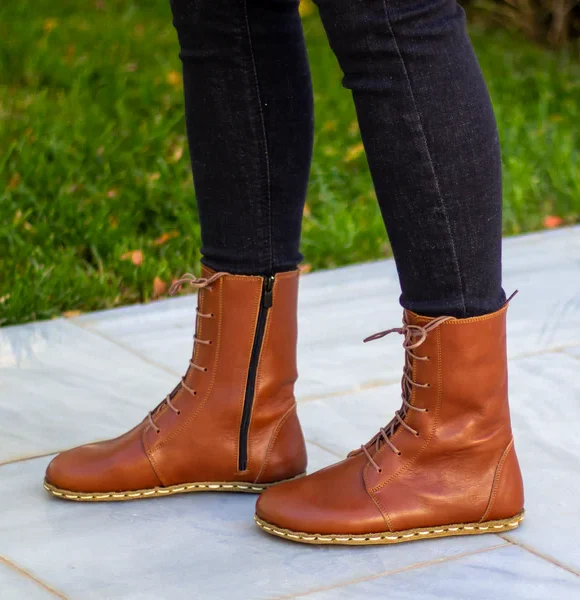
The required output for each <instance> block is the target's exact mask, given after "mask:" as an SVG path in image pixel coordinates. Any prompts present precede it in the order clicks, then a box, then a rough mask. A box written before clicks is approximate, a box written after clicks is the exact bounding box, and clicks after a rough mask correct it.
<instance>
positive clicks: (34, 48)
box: [0, 0, 580, 325]
mask: <svg viewBox="0 0 580 600" xmlns="http://www.w3.org/2000/svg"><path fill="white" fill-rule="evenodd" d="M80 6H81V5H80V4H79V3H78V2H75V1H73V0H50V1H49V0H34V2H33V1H32V0H20V1H18V2H5V3H2V5H1V6H0V73H2V77H1V79H0V325H2V324H4V325H8V324H13V323H22V322H26V321H31V320H34V319H46V318H52V317H55V316H58V315H61V314H63V313H64V314H67V315H70V314H75V313H76V311H89V310H95V309H100V308H107V307H113V306H118V305H121V304H127V303H133V302H142V301H148V300H151V299H152V298H154V297H156V296H160V295H163V294H164V293H165V290H166V286H167V283H168V282H171V280H172V279H173V278H176V277H178V276H179V275H180V274H181V273H183V272H185V271H192V270H193V271H195V270H196V269H197V264H198V260H199V226H198V222H197V217H196V210H195V198H194V195H193V187H192V182H191V175H190V168H189V157H188V152H187V146H186V139H185V136H184V129H185V128H184V120H183V100H182V90H181V77H180V64H179V59H178V56H177V53H178V47H177V41H176V36H175V33H174V30H173V27H172V25H171V17H170V10H169V3H168V1H167V0H140V1H139V2H136V1H135V0H116V1H111V0H109V1H105V0H100V1H95V0H91V1H90V2H85V3H82V9H80V8H79V7H80ZM304 26H305V31H306V34H307V40H308V46H309V53H310V58H311V64H312V74H313V79H314V86H315V98H316V117H317V125H316V144H315V152H314V160H313V165H312V177H311V185H310V191H309V196H308V203H307V208H306V211H305V215H304V234H303V241H302V249H303V253H304V255H305V262H306V263H307V265H309V267H310V268H313V269H319V268H326V267H334V266H337V265H343V264H347V263H353V262H359V261H364V260H369V259H376V258H380V257H384V256H386V255H388V253H389V247H388V242H387V239H386V236H385V232H384V227H383V224H382V221H381V219H380V216H379V212H378V209H377V206H376V201H375V198H374V194H373V190H372V185H371V181H370V177H369V174H368V170H367V166H366V160H365V157H364V153H363V152H362V146H361V144H360V138H359V132H358V128H357V125H356V121H355V116H354V109H353V106H352V101H351V98H350V93H349V92H348V91H346V90H344V89H342V88H341V87H340V85H339V82H340V77H341V74H340V70H339V69H338V66H337V64H336V61H335V59H334V57H333V55H332V54H331V52H330V51H329V49H328V47H327V43H326V40H325V37H324V33H323V31H322V28H321V26H320V23H319V21H318V18H317V16H316V14H311V15H307V16H305V18H304ZM471 34H472V38H473V41H474V44H475V46H476V50H477V53H478V56H479V58H480V61H481V64H482V67H483V70H484V72H485V74H486V76H487V78H488V82H489V85H490V89H491V94H492V97H493V101H494V105H495V108H496V112H497V117H498V120H499V126H500V135H501V140H502V144H503V155H504V156H503V160H504V166H505V174H504V190H505V213H504V232H505V234H506V235H509V234H515V233H520V232H524V231H531V230H536V229H540V228H542V227H544V226H545V225H546V224H547V225H554V224H559V223H563V224H566V223H574V222H578V221H579V220H580V159H579V150H580V138H579V136H578V123H580V63H579V62H578V61H577V60H575V59H574V58H572V57H571V56H570V55H569V54H567V53H559V54H554V53H549V52H547V51H546V50H543V49H541V48H539V47H536V46H533V45H531V44H530V43H529V42H526V41H525V40H523V39H521V38H519V37H517V36H516V35H514V34H512V33H507V32H505V31H501V30H494V31H487V30H485V29H480V28H477V27H472V28H471ZM546 217H550V218H549V219H548V220H547V221H546Z"/></svg>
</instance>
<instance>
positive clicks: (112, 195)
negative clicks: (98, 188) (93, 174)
mask: <svg viewBox="0 0 580 600" xmlns="http://www.w3.org/2000/svg"><path fill="white" fill-rule="evenodd" d="M116 196H117V190H116V189H115V188H111V189H110V190H109V191H108V192H107V198H115V197H116Z"/></svg>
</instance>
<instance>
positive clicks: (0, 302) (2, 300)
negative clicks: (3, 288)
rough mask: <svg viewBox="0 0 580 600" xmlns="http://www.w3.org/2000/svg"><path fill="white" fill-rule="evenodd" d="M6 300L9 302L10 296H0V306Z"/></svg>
mask: <svg viewBox="0 0 580 600" xmlns="http://www.w3.org/2000/svg"><path fill="white" fill-rule="evenodd" d="M6 300H10V294H5V295H4V296H0V304H4V302H6Z"/></svg>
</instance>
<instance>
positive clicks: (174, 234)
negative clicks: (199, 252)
mask: <svg viewBox="0 0 580 600" xmlns="http://www.w3.org/2000/svg"><path fill="white" fill-rule="evenodd" d="M178 235H179V231H168V232H166V233H162V234H161V235H160V236H159V237H158V238H157V239H156V240H153V245H154V246H162V245H163V244H165V242H168V241H169V240H172V239H173V238H175V237H177V236H178Z"/></svg>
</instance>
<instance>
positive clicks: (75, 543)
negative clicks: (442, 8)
mask: <svg viewBox="0 0 580 600" xmlns="http://www.w3.org/2000/svg"><path fill="white" fill-rule="evenodd" d="M504 287H505V289H506V291H507V292H508V294H509V293H511V291H512V290H513V289H515V288H519V290H520V294H519V295H518V296H517V297H516V298H515V299H514V301H513V303H512V306H511V308H510V311H509V356H510V360H511V363H510V368H511V371H510V392H511V401H512V411H513V423H514V429H515V435H516V446H517V449H518V454H519V457H520V461H521V464H522V469H523V471H524V479H525V484H526V509H527V513H526V520H525V522H524V524H523V525H522V526H521V527H520V528H519V529H517V530H515V531H513V532H510V533H509V534H501V535H483V536H473V537H471V536H469V537H458V538H446V539H442V540H423V541H420V542H415V543H412V544H403V545H398V546H390V547H359V548H356V547H355V548H348V547H347V548H344V547H342V548H341V547H310V546H303V545H298V544H291V543H289V542H286V541H284V540H279V539H276V538H273V537H270V536H267V535H265V534H264V533H262V532H261V531H259V530H258V529H257V527H256V526H255V525H254V523H253V521H252V517H253V513H254V510H253V509H254V502H255V497H252V496H249V495H242V494H240V495H236V494H231V495H229V494H223V493H222V494H192V495H184V496H175V497H171V498H164V499H156V500H144V501H138V502H132V503H131V502H130V503H114V504H77V503H67V502H63V501H59V500H57V499H55V498H52V497H50V496H49V495H48V494H47V493H46V492H45V491H44V490H43V488H42V478H43V473H44V469H45V467H46V464H47V463H48V461H49V460H50V455H52V454H54V453H55V452H57V451H59V450H62V449H64V448H67V447H69V446H72V445H76V444H79V443H84V442H88V441H92V440H96V439H102V438H107V437H110V436H115V435H117V434H119V433H121V432H123V431H124V430H125V429H128V428H129V427H131V426H132V425H133V424H135V423H136V422H138V421H139V420H140V419H142V418H143V417H144V416H145V414H146V413H147V411H148V410H149V409H150V408H152V407H153V406H155V405H156V404H157V403H158V402H159V401H160V400H161V399H162V398H163V397H164V395H165V394H166V393H167V392H168V391H169V390H170V389H172V388H173V386H174V384H175V383H176V381H177V380H178V378H179V377H180V375H181V374H182V372H183V371H184V370H185V367H186V365H187V360H188V358H189V355H190V351H191V343H192V339H191V338H192V333H193V315H194V306H195V298H194V297H193V296H184V297H180V298H177V299H172V300H164V301H160V302H156V303H154V304H150V305H147V306H133V307H128V308H121V309H117V310H112V311H107V312H101V313H93V314H89V315H85V316H82V317H79V318H76V319H71V320H60V319H59V320H55V321H50V322H42V323H33V324H30V325H24V326H19V327H8V328H4V329H0V598H1V599H2V600H22V599H26V600H37V599H50V598H55V597H56V598H70V599H74V600H81V599H82V600H93V599H95V600H106V599H130V600H149V599H155V600H159V599H162V600H165V599H167V600H169V599H184V600H192V599H195V600H197V599H202V600H205V599H218V600H225V599H229V598H235V599H241V600H254V599H264V598H268V599H275V598H276V599H280V598H294V597H300V598H302V597H305V598H308V599H309V600H310V599H311V600H327V599H334V598H337V599H343V598H344V599H347V598H349V599H350V598H365V599H370V598H389V599H392V600H405V599H407V598H408V599H413V600H427V599H443V600H447V599H449V600H467V599H481V600H489V599H490V598H497V599H498V600H503V599H504V598H507V599H509V600H516V599H520V598H521V599H525V600H530V599H541V600H545V599H546V598H548V599H550V600H552V599H571V600H572V599H574V600H578V599H579V598H580V542H579V540H578V538H579V534H580V434H579V433H578V426H579V425H580V377H579V373H580V227H576V228H569V229H562V230H558V231H553V232H548V233H541V234H533V235H529V236H523V237H520V238H512V239H508V240H506V242H505V271H504ZM398 295H399V288H398V282H397V277H396V272H395V267H394V264H393V262H392V261H383V262H380V263H374V264H365V265H360V266H355V267H347V268H344V269H337V270H334V271H327V272H322V273H316V274H313V275H307V276H305V277H303V278H302V280H301V304H300V344H299V356H300V373H301V377H300V380H299V384H298V389H297V396H298V400H299V413H300V417H301V418H302V421H303V424H304V429H305V434H306V437H307V439H308V446H309V453H310V470H314V469H318V468H320V467H322V466H324V465H326V464H329V463H331V462H334V461H336V460H338V459H340V458H342V457H344V455H345V454H346V453H347V452H348V451H349V450H351V449H353V448H356V447H358V446H359V445H360V444H361V443H362V442H365V441H367V440H368V439H369V438H370V437H371V436H372V435H373V434H374V433H375V432H376V430H377V429H378V427H379V426H381V425H384V424H385V423H387V422H388V421H389V420H390V418H391V416H392V413H393V411H394V410H395V409H396V408H398V407H399V404H400V400H399V378H400V374H401V367H402V363H403V351H402V349H401V346H400V339H397V338H388V339H387V340H383V342H382V343H378V345H377V344H365V345H363V344H362V343H361V340H362V338H363V337H365V336H366V335H368V334H371V333H374V332H375V331H378V330H381V329H386V328H388V327H395V326H398V325H399V323H400V319H401V310H400V309H399V307H398V302H397V298H398Z"/></svg>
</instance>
